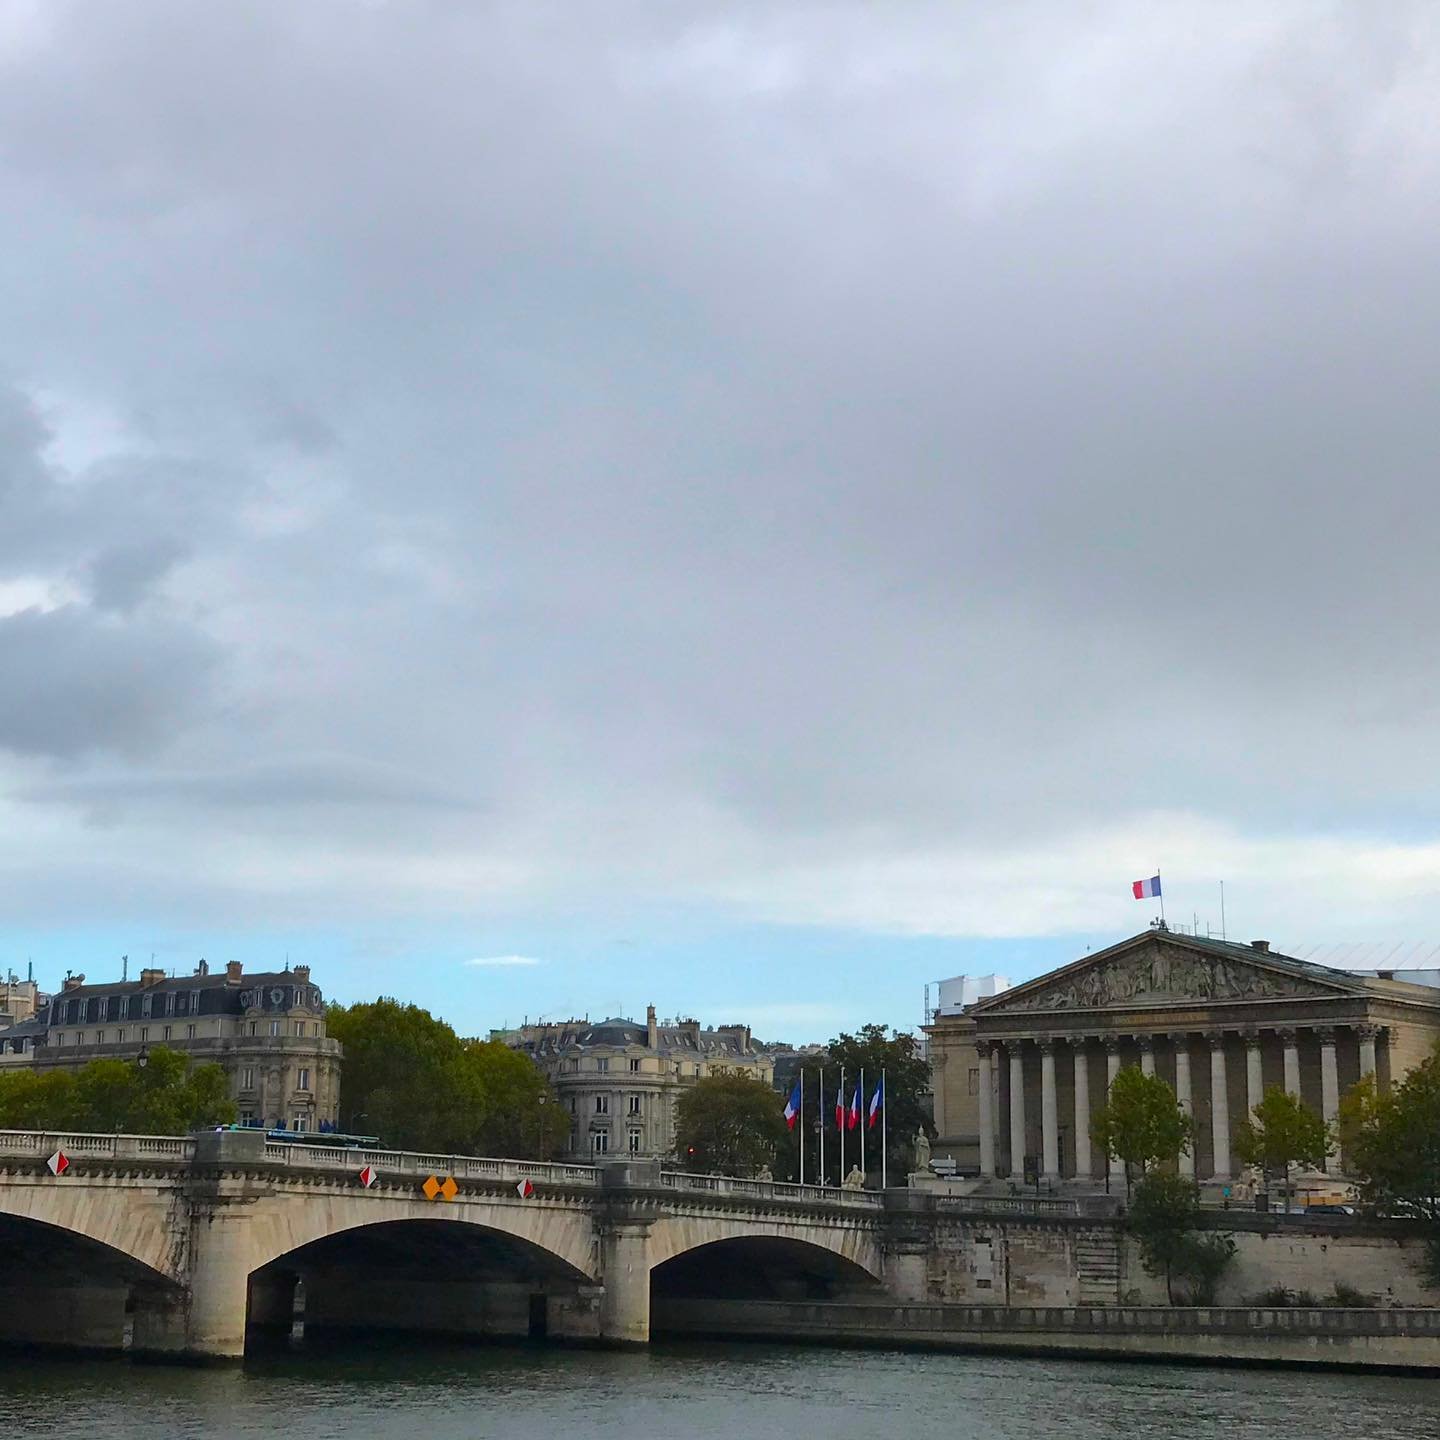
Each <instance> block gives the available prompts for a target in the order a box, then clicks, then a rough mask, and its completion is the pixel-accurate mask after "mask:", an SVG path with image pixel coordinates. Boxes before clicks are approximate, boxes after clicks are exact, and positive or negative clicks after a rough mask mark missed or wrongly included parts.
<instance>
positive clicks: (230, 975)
mask: <svg viewBox="0 0 1440 1440" xmlns="http://www.w3.org/2000/svg"><path fill="white" fill-rule="evenodd" d="M244 969H245V967H244V966H243V965H242V964H241V963H240V962H239V961H238V960H227V961H226V962H225V983H226V984H227V985H238V984H239V983H240V976H241V973H242V972H243V971H244Z"/></svg>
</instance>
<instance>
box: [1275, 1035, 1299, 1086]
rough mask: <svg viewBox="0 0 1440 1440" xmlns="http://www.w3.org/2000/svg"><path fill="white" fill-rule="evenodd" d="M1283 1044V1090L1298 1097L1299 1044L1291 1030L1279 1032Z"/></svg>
mask: <svg viewBox="0 0 1440 1440" xmlns="http://www.w3.org/2000/svg"><path fill="white" fill-rule="evenodd" d="M1280 1038H1281V1039H1282V1040H1283V1041H1284V1042H1285V1090H1286V1093H1287V1094H1290V1095H1294V1096H1295V1097H1296V1098H1297V1099H1298V1098H1299V1096H1300V1043H1299V1039H1298V1037H1297V1036H1296V1033H1295V1031H1294V1030H1293V1029H1286V1030H1282V1031H1281V1032H1280Z"/></svg>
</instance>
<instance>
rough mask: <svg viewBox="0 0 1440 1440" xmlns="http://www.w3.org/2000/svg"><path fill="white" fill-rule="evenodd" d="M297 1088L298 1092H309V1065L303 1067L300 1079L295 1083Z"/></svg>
mask: <svg viewBox="0 0 1440 1440" xmlns="http://www.w3.org/2000/svg"><path fill="white" fill-rule="evenodd" d="M295 1088H296V1089H297V1090H308V1089H309V1088H310V1067H309V1066H308V1065H302V1066H301V1067H300V1077H299V1079H298V1080H297V1081H296V1082H295Z"/></svg>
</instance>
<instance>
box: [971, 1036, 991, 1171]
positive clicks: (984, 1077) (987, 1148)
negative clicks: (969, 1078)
mask: <svg viewBox="0 0 1440 1440" xmlns="http://www.w3.org/2000/svg"><path fill="white" fill-rule="evenodd" d="M975 1053H976V1054H977V1055H978V1056H979V1057H980V1084H979V1086H978V1089H979V1093H978V1094H977V1095H976V1097H975V1103H976V1105H977V1107H978V1108H979V1111H980V1173H981V1175H983V1176H984V1177H985V1179H987V1180H990V1179H993V1178H994V1175H995V1112H994V1111H993V1110H992V1109H991V1108H990V1106H991V1099H990V1042H989V1041H988V1040H981V1041H979V1042H978V1043H977V1044H976V1046H975Z"/></svg>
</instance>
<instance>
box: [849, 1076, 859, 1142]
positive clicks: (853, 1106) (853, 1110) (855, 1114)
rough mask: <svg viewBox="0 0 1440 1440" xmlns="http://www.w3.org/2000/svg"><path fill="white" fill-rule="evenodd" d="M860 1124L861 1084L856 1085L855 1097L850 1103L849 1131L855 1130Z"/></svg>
mask: <svg viewBox="0 0 1440 1440" xmlns="http://www.w3.org/2000/svg"><path fill="white" fill-rule="evenodd" d="M859 1123H860V1083H859V1081H856V1083H855V1095H854V1097H853V1098H852V1099H851V1101H850V1117H849V1123H848V1125H847V1126H846V1128H847V1129H849V1130H853V1129H854V1128H855V1127H856V1126H857V1125H858V1124H859Z"/></svg>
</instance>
